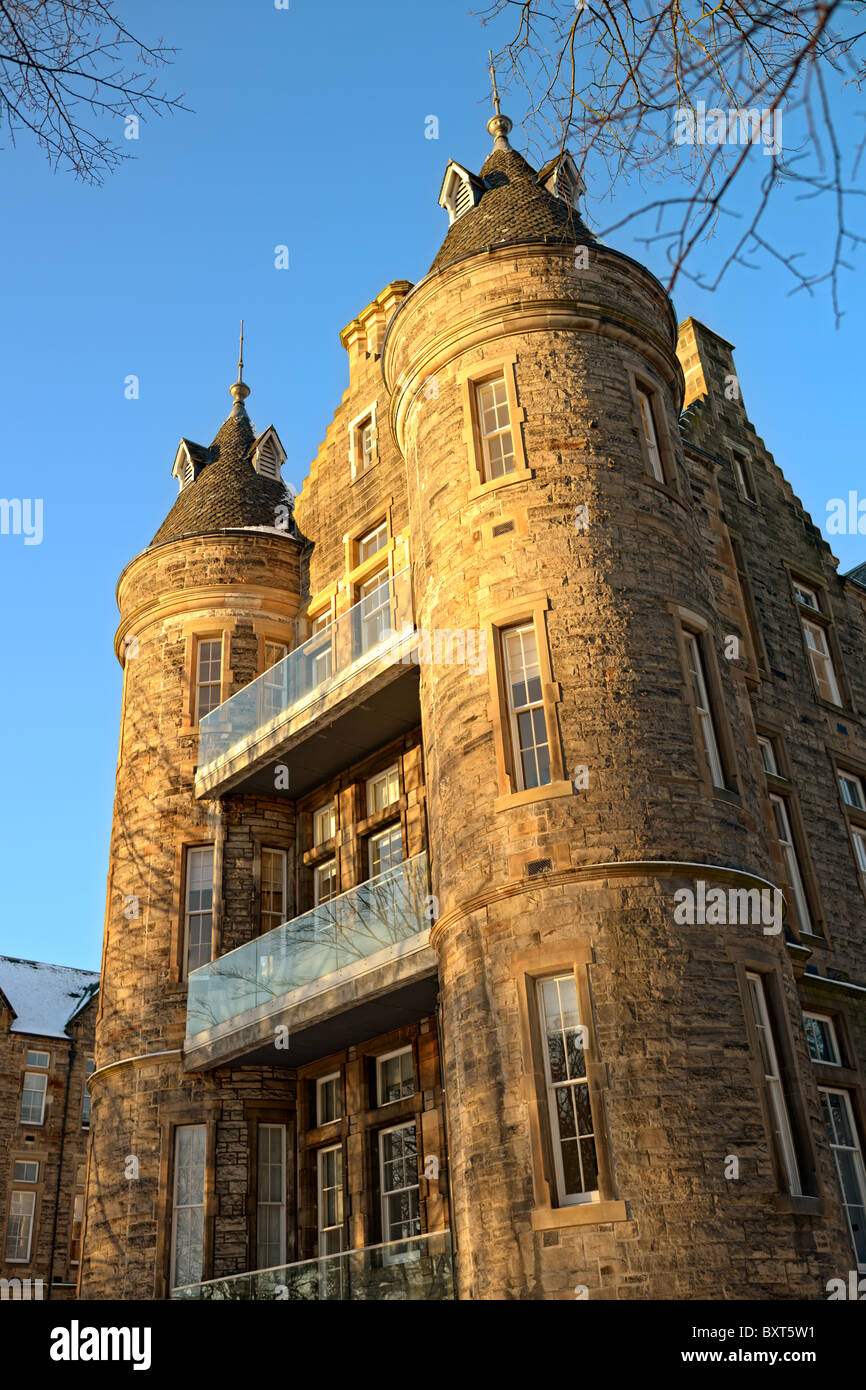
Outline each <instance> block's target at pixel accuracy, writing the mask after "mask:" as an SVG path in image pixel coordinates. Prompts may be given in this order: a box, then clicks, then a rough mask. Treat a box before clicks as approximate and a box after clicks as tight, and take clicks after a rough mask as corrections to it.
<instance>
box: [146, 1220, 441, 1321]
mask: <svg viewBox="0 0 866 1390" xmlns="http://www.w3.org/2000/svg"><path fill="white" fill-rule="evenodd" d="M171 1297H172V1298H173V1299H196V1300H210V1301H213V1302H217V1303H230V1302H252V1301H255V1300H259V1299H263V1300H268V1301H271V1302H278V1303H279V1302H290V1303H299V1302H304V1303H310V1302H318V1301H321V1300H326V1301H329V1302H330V1301H334V1302H349V1301H352V1302H354V1301H367V1302H374V1301H378V1300H382V1301H389V1302H391V1301H393V1302H397V1301H399V1302H417V1303H420V1302H428V1303H431V1302H432V1303H441V1302H443V1301H446V1300H449V1299H453V1298H454V1259H453V1255H452V1250H451V1232H450V1231H432V1232H431V1233H430V1234H429V1235H426V1236H414V1237H413V1238H412V1239H411V1240H399V1241H392V1242H391V1243H390V1244H388V1245H368V1246H366V1247H365V1248H364V1249H363V1250H347V1251H344V1253H343V1254H342V1255H327V1256H325V1257H323V1258H322V1259H318V1260H301V1261H300V1262H299V1263H298V1264H291V1265H282V1266H280V1267H278V1268H276V1269H259V1270H256V1271H255V1272H254V1273H252V1274H236V1275H234V1276H233V1277H232V1278H230V1279H211V1280H209V1282H208V1283H206V1284H187V1285H185V1286H184V1287H183V1288H177V1289H172V1291H171Z"/></svg>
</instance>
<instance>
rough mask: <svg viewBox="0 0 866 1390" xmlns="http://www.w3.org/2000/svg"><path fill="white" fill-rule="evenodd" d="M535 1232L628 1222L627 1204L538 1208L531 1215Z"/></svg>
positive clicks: (606, 1203)
mask: <svg viewBox="0 0 866 1390" xmlns="http://www.w3.org/2000/svg"><path fill="white" fill-rule="evenodd" d="M531 1218H532V1229H533V1231H557V1230H560V1229H561V1228H563V1227H566V1226H597V1225H601V1224H603V1223H607V1222H609V1221H627V1220H628V1216H627V1214H626V1209H625V1202H581V1203H580V1204H579V1205H577V1206H574V1207H536V1208H535V1210H534V1211H533V1212H532V1213H531Z"/></svg>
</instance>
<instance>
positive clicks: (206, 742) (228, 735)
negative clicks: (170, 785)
mask: <svg viewBox="0 0 866 1390" xmlns="http://www.w3.org/2000/svg"><path fill="white" fill-rule="evenodd" d="M412 628H413V616H412V583H411V570H410V567H408V566H407V567H406V569H403V570H401V571H400V572H399V574H395V575H393V576H391V577H385V578H383V580H382V582H381V583H380V584H377V585H375V586H374V587H372V588H371V589H370V592H369V593H367V594H365V596H364V597H363V598H362V599H361V601H360V602H359V603H356V604H355V605H354V606H353V607H352V608H349V609H348V610H347V611H346V612H345V613H341V614H340V616H339V617H338V618H337V619H336V621H335V622H333V623H330V624H329V625H328V627H326V628H323V629H322V631H321V632H317V633H316V634H315V636H314V637H311V638H309V640H308V641H306V642H304V643H302V644H301V646H300V647H296V648H295V650H294V651H292V652H289V654H288V656H285V657H283V660H282V661H278V662H277V664H276V665H275V666H272V667H271V668H270V670H268V671H265V672H264V673H263V674H262V675H261V676H258V677H257V678H256V680H254V681H250V683H249V685H245V686H244V688H243V690H239V691H238V692H237V694H235V695H232V696H231V698H230V699H228V700H224V701H223V703H222V704H221V705H218V706H217V708H216V709H214V710H211V712H210V714H206V715H205V717H204V718H203V719H202V721H201V724H200V726H199V748H198V773H199V775H201V774H203V773H205V772H207V771H208V770H209V769H210V768H211V766H212V764H215V763H217V762H219V761H220V760H221V759H223V758H226V757H228V756H231V757H232V758H235V757H237V756H239V755H240V754H242V753H243V752H244V751H245V750H246V749H250V750H251V749H252V748H253V747H254V745H255V744H256V743H257V742H258V741H259V740H260V739H261V738H263V737H265V736H266V735H267V734H269V733H271V732H272V731H273V730H274V729H276V728H278V726H279V725H280V724H281V723H282V722H283V720H285V719H287V718H290V717H291V714H292V713H293V712H294V711H297V710H300V709H302V708H303V706H304V705H305V704H306V703H308V702H309V701H312V700H313V699H319V698H320V697H322V696H325V695H327V694H329V693H330V692H331V691H332V690H334V689H335V688H336V687H338V686H339V685H340V684H341V683H342V682H343V681H346V680H347V679H349V678H350V677H351V676H353V675H354V674H355V673H356V672H358V671H360V670H363V668H364V667H365V666H367V665H369V664H370V663H372V662H374V661H376V660H379V659H381V658H382V657H384V656H386V655H387V653H388V652H389V650H390V649H391V648H392V647H395V648H396V647H399V645H400V643H401V642H405V640H406V637H407V635H408V634H411V632H412Z"/></svg>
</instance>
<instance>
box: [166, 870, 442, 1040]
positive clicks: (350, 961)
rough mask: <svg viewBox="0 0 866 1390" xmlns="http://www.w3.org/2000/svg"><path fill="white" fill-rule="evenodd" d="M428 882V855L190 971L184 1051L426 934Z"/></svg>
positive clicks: (379, 876) (382, 875) (362, 884)
mask: <svg viewBox="0 0 866 1390" xmlns="http://www.w3.org/2000/svg"><path fill="white" fill-rule="evenodd" d="M427 881H428V880H427V855H426V854H423V853H422V854H416V855H415V856H414V858H412V859H407V860H406V861H405V862H404V863H402V864H397V865H395V867H394V868H392V869H387V870H386V871H385V873H383V874H379V875H377V877H376V878H371V879H368V880H367V881H366V882H365V883H360V884H358V885H357V887H355V888H350V889H349V890H348V892H346V893H341V894H340V895H339V896H338V897H336V898H332V899H331V901H330V902H326V903H320V904H319V906H318V907H315V908H313V909H312V911H310V912H305V913H304V915H303V916H302V917H295V918H294V919H293V920H292V921H290V922H284V923H283V925H282V926H280V927H275V928H274V929H273V931H269V932H266V933H265V935H264V936H260V937H257V938H256V940H254V941H248V942H247V943H246V945H244V946H239V947H238V948H237V950H235V951H229V953H228V954H227V955H225V956H220V957H219V959H218V960H215V961H211V962H210V964H209V965H202V966H200V968H199V969H198V970H194V971H193V972H192V973H191V975H190V977H189V992H188V996H187V1026H186V1039H187V1044H188V1045H189V1044H190V1043H191V1042H192V1041H193V1040H195V1039H196V1038H197V1036H198V1035H199V1034H202V1033H206V1032H209V1031H210V1030H211V1029H215V1028H219V1027H220V1025H224V1024H228V1023H231V1022H232V1021H233V1020H235V1019H237V1018H238V1017H239V1016H240V1015H242V1014H245V1013H248V1012H249V1010H251V1009H257V1008H259V1006H260V1005H267V1004H269V1003H270V1004H272V1005H273V1008H274V1010H277V1009H278V1008H280V1007H281V1005H282V1003H283V1000H284V998H285V996H286V995H287V994H289V993H290V992H291V991H292V990H295V989H299V988H301V987H302V986H304V985H310V984H314V983H315V982H316V981H318V980H322V979H324V978H325V977H326V976H328V975H331V974H333V973H334V971H336V970H341V969H342V968H343V967H344V966H347V965H354V964H355V963H357V962H359V961H362V960H364V959H365V958H366V957H368V956H372V955H374V954H375V953H376V952H377V951H381V950H384V949H385V948H386V947H388V946H393V945H395V944H396V943H398V942H400V941H406V940H408V939H409V938H410V937H412V936H415V935H417V934H418V933H419V932H422V931H425V930H426V929H427V927H428V926H429V925H430V923H429V920H428V918H427V916H426V907H427ZM267 1012H268V1011H267V1009H265V1010H264V1013H265V1016H266V1015H267Z"/></svg>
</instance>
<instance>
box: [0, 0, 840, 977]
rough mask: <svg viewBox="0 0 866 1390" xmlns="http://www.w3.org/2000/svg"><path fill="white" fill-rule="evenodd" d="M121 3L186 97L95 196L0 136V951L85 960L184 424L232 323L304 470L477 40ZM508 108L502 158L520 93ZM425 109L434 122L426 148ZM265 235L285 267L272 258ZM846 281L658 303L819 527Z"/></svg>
mask: <svg viewBox="0 0 866 1390" xmlns="http://www.w3.org/2000/svg"><path fill="white" fill-rule="evenodd" d="M120 11H121V13H123V14H125V15H127V16H129V22H130V23H131V25H132V27H133V28H134V29H136V30H137V31H139V32H140V34H141V35H142V37H145V38H148V39H152V38H155V37H159V36H161V37H163V38H164V40H165V41H166V42H167V43H169V44H172V45H174V46H176V47H177V48H178V49H179V50H180V51H179V52H178V54H177V57H176V61H175V65H174V67H173V68H172V69H170V70H169V72H168V73H167V75H166V77H165V78H164V85H165V86H166V87H167V88H168V89H169V90H171V91H177V92H184V93H185V101H186V104H187V105H188V106H189V107H191V108H193V111H192V113H191V114H183V113H180V114H177V115H175V116H171V117H168V118H166V119H164V120H156V119H153V120H150V121H149V122H148V123H147V124H146V125H143V126H142V128H141V133H140V139H139V140H138V141H137V142H130V144H131V147H132V149H133V151H134V153H135V155H136V156H137V158H136V159H135V160H134V161H129V162H126V163H125V164H124V165H123V167H122V168H121V169H120V171H119V172H118V173H116V174H114V175H112V176H110V177H109V179H108V180H107V182H106V183H105V184H104V186H103V187H101V188H89V187H85V186H82V185H80V184H77V183H75V182H74V181H73V180H72V179H71V178H70V177H69V176H68V175H63V174H52V173H51V172H50V171H49V169H48V167H47V164H46V162H45V160H44V158H43V156H42V155H40V154H39V153H38V151H36V150H35V149H32V148H31V147H30V146H29V145H28V144H27V143H26V142H23V143H22V144H21V145H20V147H19V148H18V149H17V150H10V149H9V148H4V149H0V173H2V177H3V181H4V192H5V212H6V215H5V217H4V218H3V221H2V225H0V248H2V257H3V262H2V263H3V265H4V268H5V270H6V276H5V277H4V278H5V281H6V283H5V285H4V295H3V309H2V320H0V323H2V329H0V351H2V355H3V357H4V359H5V360H4V362H3V379H4V388H5V398H6V414H5V417H4V425H5V429H4V449H3V476H2V484H0V492H2V494H3V495H4V496H6V497H19V498H35V497H40V498H42V499H43V509H44V512H43V515H44V521H43V539H42V543H41V544H40V545H32V546H25V545H24V544H23V538H22V537H20V536H19V537H14V536H2V537H0V585H2V589H0V592H2V594H3V599H4V622H3V647H4V652H3V656H4V661H3V668H4V670H5V672H6V676H5V679H4V680H3V682H2V685H0V720H2V728H3V729H4V732H5V738H4V739H3V754H2V769H3V831H2V836H0V874H2V879H0V882H2V890H0V952H2V953H4V954H9V955H19V956H24V957H28V958H33V959H41V960H51V961H57V962H60V963H63V964H69V965H77V966H82V967H91V968H98V966H99V959H100V944H101V937H102V923H103V911H104V895H105V879H106V871H107V856H108V842H109V833H110V823H111V808H112V796H113V780H114V767H115V759H116V752H117V731H118V720H119V701H120V688H121V682H120V671H119V667H118V665H117V662H116V660H115V657H114V654H113V648H112V639H113V634H114V631H115V627H116V621H117V610H116V605H115V600H114V588H115V584H116V580H117V576H118V574H119V573H120V571H121V569H122V568H123V566H124V565H125V564H126V563H127V562H128V561H129V560H130V559H131V558H132V556H133V555H135V554H136V553H137V552H138V551H140V550H141V549H143V548H144V547H145V546H146V545H147V544H148V542H149V541H150V539H151V537H152V535H153V533H154V532H155V531H156V529H157V527H158V525H159V523H160V522H161V520H162V518H163V517H164V515H165V513H166V512H167V511H168V509H169V507H170V506H171V503H172V501H173V499H174V497H175V495H176V483H175V482H174V481H173V479H172V478H171V476H170V469H171V464H172V461H173V458H174V453H175V449H176V447H177V442H178V439H179V438H180V436H181V435H187V436H189V437H191V438H193V439H196V440H199V441H201V442H203V443H208V442H209V441H210V440H211V438H212V437H213V435H214V434H215V433H216V430H217V429H218V427H219V425H220V423H221V422H222V420H223V419H224V417H225V416H226V415H227V414H228V411H229V408H230V406H231V400H230V397H229V394H228V387H229V385H230V383H231V381H232V380H233V379H234V372H235V363H236V358H237V329H238V321H239V320H240V318H241V317H242V316H243V317H244V318H245V319H246V333H247V350H246V371H245V376H246V379H247V380H248V382H249V383H250V385H251V387H252V392H253V394H252V396H251V398H250V401H249V403H248V404H249V409H250V414H251V416H252V418H253V420H254V422H255V423H256V424H257V425H258V427H259V428H260V429H261V428H263V427H264V426H265V425H267V424H269V423H271V422H273V423H274V424H275V425H276V426H277V428H278V430H279V432H280V435H281V438H282V440H283V443H284V445H285V447H286V449H287V450H288V455H289V462H288V463H287V465H286V467H285V469H284V473H285V476H286V478H287V479H288V480H289V481H291V482H292V483H293V484H294V485H295V486H296V487H298V486H300V484H301V482H302V480H303V477H304V475H305V474H306V472H307V468H308V466H309V462H310V460H311V459H312V458H313V456H314V455H315V453H316V450H317V448H318V445H319V442H320V440H321V439H322V438H323V436H324V433H325V429H326V427H327V424H328V422H329V420H330V418H331V415H332V413H333V411H334V409H335V407H336V406H337V404H338V403H339V399H340V393H341V391H342V390H343V389H344V387H345V385H346V363H345V357H344V354H343V350H342V348H341V347H340V343H339V332H340V329H341V328H343V327H344V325H345V324H346V323H347V322H348V321H349V320H350V319H352V318H353V317H354V316H355V315H356V314H357V312H358V311H359V310H360V309H361V308H363V307H364V306H365V305H366V304H367V303H368V302H369V301H370V299H372V298H373V296H374V295H375V294H376V293H377V292H378V291H379V290H380V289H381V288H382V287H383V286H384V285H385V284H387V283H388V282H389V281H390V280H394V279H402V278H405V279H409V280H418V279H420V277H421V276H422V275H423V274H424V272H425V271H426V269H427V267H428V265H429V263H430V261H431V260H432V258H433V256H434V254H435V252H436V249H437V247H438V245H439V243H440V242H441V239H442V237H443V236H444V234H445V230H446V225H447V222H446V218H445V214H444V212H443V211H442V210H441V209H440V208H438V207H437V203H436V200H437V196H438V192H439V186H440V182H441V177H442V173H443V171H444V167H445V164H446V162H447V160H448V158H449V156H451V155H453V156H455V157H456V158H458V159H460V160H461V161H462V162H465V163H466V164H467V165H468V166H469V167H471V168H478V167H480V165H481V163H482V162H483V160H484V157H485V155H486V153H487V151H488V149H489V146H490V141H489V137H488V136H487V134H486V131H485V123H486V120H487V118H488V115H489V110H488V107H487V100H486V99H487V74H486V62H487V48H488V47H489V46H491V43H492V46H493V47H496V42H497V35H496V33H495V32H494V34H493V35H492V37H491V35H490V33H489V32H487V31H484V30H483V29H482V27H481V25H480V23H479V21H478V20H477V19H476V18H474V17H473V15H472V14H470V13H468V12H467V8H466V5H465V2H464V0H460V3H455V0H437V3H436V5H435V6H432V5H426V4H423V5H422V4H419V3H417V0H414V3H411V4H406V3H402V4H400V3H387V2H386V0H369V3H367V4H366V5H364V6H360V5H357V4H335V3H330V4H328V5H322V4H321V3H315V0H291V8H290V9H289V10H288V11H283V10H279V11H278V10H276V9H275V8H274V6H273V3H272V0H207V3H203V2H202V0H184V3H183V4H182V5H178V4H177V3H169V0H149V3H148V5H147V6H146V7H144V6H141V7H138V6H134V5H132V4H124V3H123V0H121V5H120ZM139 12H140V13H139ZM503 109H504V110H505V111H507V112H508V114H509V115H511V116H512V118H513V119H514V120H515V122H516V128H515V130H514V132H513V135H512V143H513V144H515V145H516V146H517V148H521V130H520V125H519V121H520V117H521V108H520V103H519V101H517V100H516V99H515V98H512V100H511V102H509V100H508V98H507V97H506V98H505V100H504V101H503ZM431 114H433V115H436V116H437V117H438V120H439V139H438V140H429V139H426V138H425V120H426V117H427V116H428V115H431ZM551 153H552V151H551ZM590 184H591V171H590ZM639 197H640V191H639V190H638V189H635V188H631V189H630V188H627V187H622V188H618V189H617V192H616V199H615V212H614V211H613V210H612V209H611V208H610V207H604V208H599V207H597V206H594V205H593V204H592V202H590V204H589V208H588V211H589V216H590V219H591V221H592V224H593V225H594V226H595V227H597V228H600V227H603V226H604V225H605V224H606V222H609V221H613V220H614V216H615V215H616V216H620V215H622V209H624V208H628V207H631V206H633V205H634V204H635V201H636V200H637V199H638V198H639ZM828 215H829V214H828V211H827V210H823V211H822V208H821V206H820V205H815V204H805V205H804V204H797V203H793V202H790V201H789V202H788V204H787V206H785V207H783V208H782V209H780V212H779V214H778V215H777V222H776V230H777V231H778V232H779V233H780V235H781V234H785V235H788V236H789V237H790V229H791V227H792V225H793V226H794V227H795V228H796V227H797V224H798V222H799V223H801V224H802V225H801V228H800V229H799V230H801V232H802V235H801V236H800V244H801V245H802V247H804V248H806V247H809V246H811V245H813V244H815V243H816V242H820V241H821V239H822V238H824V239H826V237H827V235H828V234H829V233H828V227H827V224H826V222H825V218H826V217H827V216H828ZM611 242H612V244H614V245H617V246H619V247H620V248H621V249H623V250H625V251H628V252H629V253H630V254H632V255H635V256H637V257H638V258H639V259H641V260H644V261H645V262H646V263H647V264H649V265H650V266H651V268H653V269H654V270H656V272H657V273H659V274H660V275H661V276H663V275H664V265H663V263H662V262H661V259H660V255H659V253H658V252H657V251H650V252H649V253H648V252H647V250H646V249H645V248H643V247H641V246H639V245H638V244H637V243H636V242H635V241H634V240H633V239H632V238H631V236H630V235H629V234H626V233H622V234H618V235H617V236H616V237H612V238H611ZM281 244H285V245H287V246H288V247H289V252H290V268H289V269H288V270H287V271H278V270H276V269H275V268H274V248H275V247H276V246H277V245H281ZM861 279H862V276H861V274H860V272H859V270H858V272H857V273H856V274H852V275H849V276H848V277H847V280H846V290H845V294H846V307H847V309H848V311H849V312H848V317H847V318H846V319H845V320H844V322H843V326H842V328H841V329H840V330H838V331H837V330H836V328H835V327H834V322H833V316H832V313H831V310H830V307H829V304H828V302H827V300H826V298H824V297H819V298H817V299H816V300H814V301H805V300H803V299H802V298H801V297H799V296H798V297H795V298H794V299H790V298H787V297H786V292H787V289H788V285H787V284H786V282H785V279H784V275H783V273H782V272H781V271H780V270H778V269H773V268H767V269H764V270H761V271H758V272H749V271H746V270H737V271H735V272H734V273H733V275H732V276H731V278H730V279H729V280H727V281H726V282H725V285H724V287H723V288H722V289H721V290H719V291H717V292H716V293H715V294H709V293H706V292H702V291H698V290H697V289H695V288H693V287H690V286H688V285H686V284H682V285H680V286H679V288H678V290H677V292H676V293H675V303H676V307H677V311H678V313H679V316H680V318H684V317H686V316H687V315H688V314H693V315H695V316H697V317H698V318H700V319H702V320H703V321H704V322H706V323H708V324H710V325H711V326H712V327H714V328H715V329H716V330H717V331H718V332H720V333H721V334H722V335H723V336H725V337H727V338H728V339H729V340H730V341H731V342H733V343H734V344H735V345H736V348H737V354H736V359H737V366H738V371H739V375H740V379H741V382H742V388H743V393H744V397H745V401H746V405H747V408H748V410H749V413H750V416H751V418H752V420H753V421H754V423H755V425H756V428H757V429H758V431H759V432H760V433H761V434H762V435H763V437H764V439H765V440H766V442H767V444H768V445H769V447H770V448H771V449H772V450H773V451H774V453H775V456H776V459H777V461H778V462H779V463H780V464H781V466H782V467H783V468H784V470H785V472H786V474H787V476H788V478H789V479H790V481H791V483H792V485H793V487H794V489H795V491H796V492H797V493H798V495H799V496H800V497H801V498H802V499H803V501H804V503H805V505H806V506H807V508H808V509H809V510H810V511H811V513H812V516H813V520H814V521H815V522H816V523H817V524H819V525H822V526H823V524H824V521H825V518H826V504H827V500H828V499H829V498H831V497H834V496H846V495H847V493H848V491H849V489H857V488H858V487H859V489H860V492H861V494H863V493H864V485H863V482H862V471H863V470H862V446H861V443H860V438H859V437H857V436H859V434H860V433H861V431H859V430H858V431H857V436H855V420H857V419H858V412H857V410H856V407H858V406H859V403H860V399H861V396H862V390H863V388H862V381H861V376H862V360H863V351H862V331H861V332H860V333H858V330H857V328H856V324H857V323H858V319H859V315H858V309H859V310H860V311H862V299H863V290H862V287H861ZM130 375H135V376H137V377H138V378H139V381H140V395H139V398H138V399H137V400H128V399H126V398H125V395H124V383H125V379H126V378H127V377H128V376H130ZM832 544H833V549H834V552H835V553H836V554H837V555H838V556H839V558H840V560H841V567H842V568H843V569H848V568H850V567H851V566H852V565H854V564H856V563H858V562H859V561H860V560H863V559H866V536H860V537H857V536H851V537H833V538H832Z"/></svg>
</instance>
